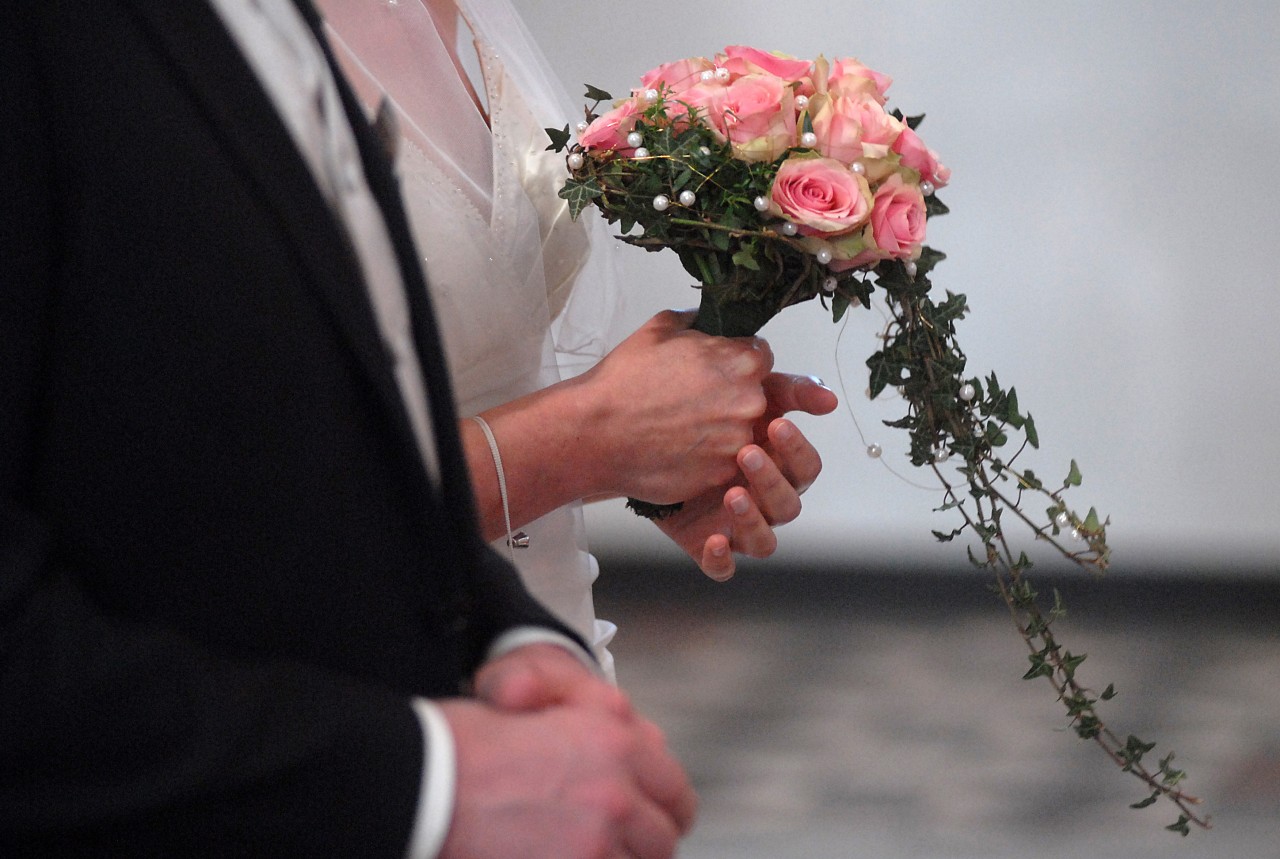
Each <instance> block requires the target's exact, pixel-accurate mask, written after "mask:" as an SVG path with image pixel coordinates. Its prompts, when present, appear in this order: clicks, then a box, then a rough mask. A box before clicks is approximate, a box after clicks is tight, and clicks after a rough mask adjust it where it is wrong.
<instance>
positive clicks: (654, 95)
mask: <svg viewBox="0 0 1280 859" xmlns="http://www.w3.org/2000/svg"><path fill="white" fill-rule="evenodd" d="M644 99H645V101H657V100H658V91H657V90H656V89H647V90H645V91H644Z"/></svg>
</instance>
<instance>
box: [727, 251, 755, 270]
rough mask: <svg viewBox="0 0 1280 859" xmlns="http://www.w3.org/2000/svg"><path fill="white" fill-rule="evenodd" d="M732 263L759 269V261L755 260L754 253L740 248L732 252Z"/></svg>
mask: <svg viewBox="0 0 1280 859" xmlns="http://www.w3.org/2000/svg"><path fill="white" fill-rule="evenodd" d="M733 264H734V265H736V266H738V267H739V268H745V269H750V270H751V271H759V270H760V263H758V262H756V255H755V254H753V253H752V252H751V251H749V250H741V251H738V252H737V253H736V254H734V255H733Z"/></svg>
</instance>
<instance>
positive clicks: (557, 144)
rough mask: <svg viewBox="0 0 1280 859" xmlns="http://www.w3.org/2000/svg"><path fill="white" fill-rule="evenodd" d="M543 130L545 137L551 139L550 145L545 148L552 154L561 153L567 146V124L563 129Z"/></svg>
mask: <svg viewBox="0 0 1280 859" xmlns="http://www.w3.org/2000/svg"><path fill="white" fill-rule="evenodd" d="M545 130H546V132H547V137H549V138H551V143H550V145H549V146H547V149H549V150H550V151H552V152H563V151H564V148H565V147H566V146H568V145H569V137H570V135H569V126H568V124H566V125H565V127H564V128H548V129H545Z"/></svg>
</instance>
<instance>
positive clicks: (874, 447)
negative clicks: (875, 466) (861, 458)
mask: <svg viewBox="0 0 1280 859" xmlns="http://www.w3.org/2000/svg"><path fill="white" fill-rule="evenodd" d="M882 453H884V449H883V448H882V447H880V445H878V444H869V445H867V456H869V457H871V458H872V459H879V458H880V454H882Z"/></svg>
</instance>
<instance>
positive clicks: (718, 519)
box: [656, 373, 837, 581]
mask: <svg viewBox="0 0 1280 859" xmlns="http://www.w3.org/2000/svg"><path fill="white" fill-rule="evenodd" d="M764 388H765V391H766V393H767V394H768V398H769V410H768V411H767V412H766V414H765V417H764V419H763V421H762V425H763V426H764V431H763V432H760V433H759V435H760V436H761V438H760V441H761V444H759V445H756V444H752V445H747V446H745V447H743V448H742V450H740V451H739V452H738V456H737V462H738V465H739V466H740V468H741V474H740V475H739V476H738V477H737V478H736V479H735V480H734V481H732V482H731V483H729V484H728V485H722V486H717V487H715V488H713V489H711V490H708V491H707V492H704V493H702V494H701V495H699V496H697V497H696V498H692V499H689V500H687V501H686V502H685V503H684V505H683V506H682V508H681V509H680V511H679V512H678V513H676V514H674V515H672V516H670V517H668V518H667V519H663V520H660V521H658V522H657V523H656V524H657V525H658V527H659V528H660V529H661V530H662V531H663V533H665V534H666V535H667V536H668V537H670V538H671V540H672V541H674V542H675V543H676V544H677V545H679V546H680V547H681V548H682V549H684V550H685V552H686V553H688V555H689V556H690V557H691V558H693V559H694V560H695V561H696V562H697V563H698V566H699V567H701V568H702V571H703V572H704V573H706V574H707V575H708V576H710V577H711V578H713V579H716V580H717V581H724V580H726V579H728V578H730V577H731V576H732V575H733V573H734V570H735V566H736V565H735V559H734V556H735V554H741V555H746V556H748V557H753V558H765V557H768V556H769V555H771V554H773V552H774V550H775V549H776V548H777V545H778V541H777V537H776V535H775V534H774V528H775V527H776V526H778V525H783V524H786V523H787V522H790V521H792V520H794V519H795V518H796V517H797V516H798V515H799V514H800V506H801V505H800V495H801V494H802V493H803V492H804V491H805V490H806V489H808V488H809V486H810V485H812V483H813V481H814V480H815V479H816V478H817V476H818V473H819V472H820V471H821V470H822V459H821V457H820V456H819V454H818V451H817V450H816V449H815V448H814V447H813V445H812V444H811V443H810V442H809V440H808V439H807V438H805V436H804V434H803V433H802V432H801V431H800V430H799V428H798V427H796V425H795V424H793V423H792V422H791V421H789V420H786V419H785V418H782V417H780V415H781V414H783V413H785V412H788V411H804V412H808V413H809V414H815V415H823V414H828V413H830V412H831V411H833V410H834V409H835V407H836V405H837V401H836V396H835V394H834V393H832V392H831V391H830V390H829V389H828V388H826V387H825V386H823V385H822V384H821V383H820V382H818V381H817V380H815V379H811V378H809V377H805V376H788V375H784V374H781V373H772V374H770V375H769V376H768V377H766V379H765V384H764Z"/></svg>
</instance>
